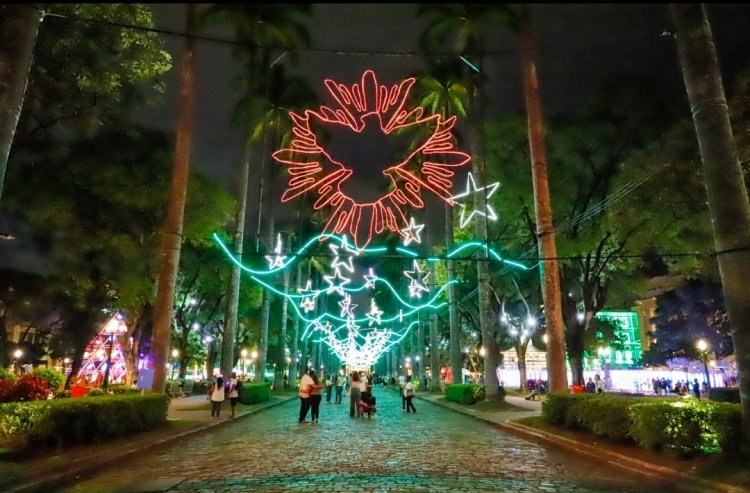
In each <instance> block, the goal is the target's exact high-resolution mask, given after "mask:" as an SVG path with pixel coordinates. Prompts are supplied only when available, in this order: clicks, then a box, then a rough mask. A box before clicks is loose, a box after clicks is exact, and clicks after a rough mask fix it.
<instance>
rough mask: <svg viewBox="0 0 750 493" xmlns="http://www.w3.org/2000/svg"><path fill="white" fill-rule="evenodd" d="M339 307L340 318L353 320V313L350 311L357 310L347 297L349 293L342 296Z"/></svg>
mask: <svg viewBox="0 0 750 493" xmlns="http://www.w3.org/2000/svg"><path fill="white" fill-rule="evenodd" d="M339 306H340V307H341V316H342V317H347V318H354V313H353V312H352V310H354V309H355V308H357V305H355V304H353V303H352V297H351V296H349V293H346V294H345V295H344V299H343V300H341V301H339Z"/></svg>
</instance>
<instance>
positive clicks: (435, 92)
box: [416, 59, 468, 384]
mask: <svg viewBox="0 0 750 493" xmlns="http://www.w3.org/2000/svg"><path fill="white" fill-rule="evenodd" d="M431 62H432V63H430V70H429V72H430V74H431V75H427V76H423V77H420V78H418V79H417V88H416V94H418V97H419V105H420V106H423V107H424V108H425V109H427V110H429V111H430V113H432V114H439V115H440V116H441V117H442V118H443V119H446V118H449V117H451V116H458V117H465V116H466V105H467V102H468V91H467V87H466V85H465V84H464V83H463V81H462V80H461V77H460V72H459V71H458V70H456V68H457V67H456V65H455V64H451V63H448V64H446V63H442V62H441V60H439V59H432V60H431ZM452 248H453V207H452V206H450V205H449V204H447V203H446V204H445V249H446V251H450V250H451V249H452ZM431 267H432V274H431V276H432V277H431V278H432V279H433V280H434V279H435V272H434V264H432V265H431ZM447 267H448V268H447V271H448V283H449V286H448V321H449V325H450V362H451V369H452V371H453V375H460V374H461V360H462V358H461V343H460V337H459V327H458V313H457V311H456V288H455V286H454V285H453V282H452V281H453V280H454V279H455V268H454V263H453V261H452V260H447ZM437 331H438V326H437V314H432V316H431V324H430V341H431V342H430V344H431V345H434V346H433V347H432V349H431V351H430V358H431V360H430V366H431V368H432V381H433V382H434V384H436V383H437V382H438V381H439V379H440V354H439V351H438V349H437V340H438V334H437Z"/></svg>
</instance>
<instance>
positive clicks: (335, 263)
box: [328, 239, 354, 272]
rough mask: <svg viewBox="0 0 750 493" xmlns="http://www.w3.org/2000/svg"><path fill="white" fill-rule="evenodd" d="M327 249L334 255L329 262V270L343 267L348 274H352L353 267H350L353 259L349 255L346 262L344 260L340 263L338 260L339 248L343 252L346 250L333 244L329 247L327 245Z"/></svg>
mask: <svg viewBox="0 0 750 493" xmlns="http://www.w3.org/2000/svg"><path fill="white" fill-rule="evenodd" d="M345 240H346V239H345ZM345 240H344V241H345ZM328 248H330V249H331V251H332V252H333V255H334V257H333V262H331V268H333V269H335V268H337V267H343V268H345V269H346V270H348V271H349V272H354V265H352V259H353V257H352V256H351V255H350V256H349V257H347V260H345V261H342V260H340V258H339V248H343V249H344V251H347V250H346V248H345V247H344V246H343V245H342V246H338V245H336V244H334V243H331V244H330V245H328Z"/></svg>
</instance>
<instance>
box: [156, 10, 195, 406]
mask: <svg viewBox="0 0 750 493" xmlns="http://www.w3.org/2000/svg"><path fill="white" fill-rule="evenodd" d="M195 12H196V6H195V4H188V5H187V27H186V32H187V33H188V36H185V51H184V54H183V60H182V69H181V71H180V96H179V106H178V107H179V113H178V115H177V139H176V142H175V152H174V161H173V166H172V184H171V187H170V191H169V202H168V205H167V219H166V222H165V225H164V237H163V239H162V245H161V265H160V267H159V281H158V286H157V291H156V303H155V308H154V330H153V335H152V338H151V356H152V358H153V368H154V380H153V383H152V386H151V390H152V391H153V392H159V393H163V392H164V385H165V384H166V378H167V372H166V366H167V363H168V358H169V354H168V352H169V336H170V332H171V330H172V311H173V309H174V288H175V282H176V280H177V269H178V267H179V265H180V253H181V250H180V249H181V247H182V222H183V217H184V215H185V197H186V195H187V183H188V174H189V171H190V150H191V149H190V145H191V142H192V137H193V118H194V114H193V106H194V101H195V79H194V77H193V74H194V72H195V37H194V33H195V29H196V13H195Z"/></svg>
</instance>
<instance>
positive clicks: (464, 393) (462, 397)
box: [445, 383, 485, 405]
mask: <svg viewBox="0 0 750 493" xmlns="http://www.w3.org/2000/svg"><path fill="white" fill-rule="evenodd" d="M484 392H485V391H484V385H478V384H475V383H457V384H451V385H446V386H445V400H447V401H451V402H458V403H459V404H467V405H471V404H474V403H475V402H478V401H483V400H484V397H485V394H484Z"/></svg>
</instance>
